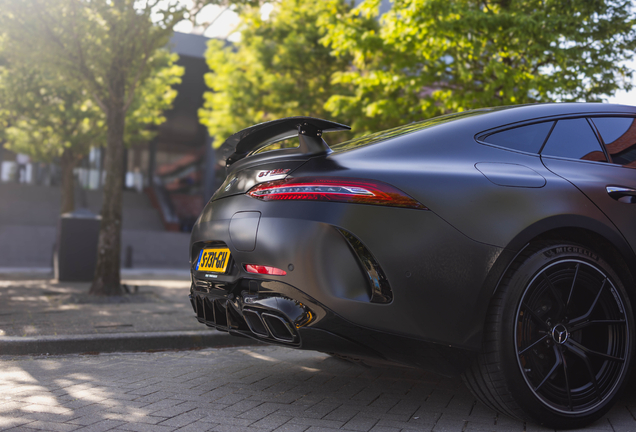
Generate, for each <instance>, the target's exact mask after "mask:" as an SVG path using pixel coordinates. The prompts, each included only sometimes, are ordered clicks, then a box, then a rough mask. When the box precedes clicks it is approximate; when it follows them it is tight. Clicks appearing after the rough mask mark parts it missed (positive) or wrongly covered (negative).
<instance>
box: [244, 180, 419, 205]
mask: <svg viewBox="0 0 636 432" xmlns="http://www.w3.org/2000/svg"><path fill="white" fill-rule="evenodd" d="M247 194H248V195H249V196H251V197H253V198H257V199H260V200H263V201H274V200H312V201H335V202H348V203H357V204H373V205H383V206H390V207H406V208H413V209H421V210H428V209H427V208H426V207H425V206H424V205H422V204H421V203H419V202H417V201H416V200H414V199H413V198H411V197H410V196H408V195H407V194H405V193H404V192H402V191H401V190H399V189H397V188H395V187H393V186H391V185H389V184H387V183H383V182H380V181H376V180H359V179H350V178H341V177H325V178H319V177H298V178H291V179H283V180H275V181H271V182H266V183H261V184H258V185H256V186H254V187H253V188H252V189H250V190H249V191H248V192H247Z"/></svg>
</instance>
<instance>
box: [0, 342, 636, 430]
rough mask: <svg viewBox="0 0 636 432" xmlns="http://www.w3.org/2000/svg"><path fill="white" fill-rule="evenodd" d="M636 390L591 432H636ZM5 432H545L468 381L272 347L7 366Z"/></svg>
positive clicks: (20, 360) (0, 411)
mask: <svg viewBox="0 0 636 432" xmlns="http://www.w3.org/2000/svg"><path fill="white" fill-rule="evenodd" d="M634 413H636V390H634V389H633V388H632V389H630V391H629V392H628V394H626V395H624V396H623V397H622V399H620V400H619V403H618V404H617V405H616V406H615V408H614V409H613V410H612V411H610V413H609V414H608V415H607V416H606V417H605V418H603V419H601V420H599V421H597V422H596V423H595V424H593V425H591V426H590V427H588V428H586V429H585V430H586V431H614V432H627V431H634V430H636V421H635V420H634V416H633V414H634ZM0 430H16V431H18V430H19V431H25V432H26V431H33V430H40V431H41V430H45V431H87V432H88V431H93V432H98V431H107V430H111V431H153V432H154V431H160V432H170V431H176V430H178V431H197V432H203V431H217V432H225V431H239V432H240V431H250V432H270V431H276V432H328V431H336V430H344V431H369V432H399V431H404V432H414V431H439V432H442V431H457V432H470V431H520V432H521V431H539V430H548V429H542V428H540V427H538V426H536V425H532V424H524V423H522V422H519V421H516V420H512V419H510V418H508V417H505V416H500V415H497V414H496V413H494V412H492V411H490V410H488V409H487V408H485V407H484V406H483V405H481V404H480V403H478V402H476V401H475V399H474V398H473V397H472V395H471V394H470V393H469V392H468V391H467V390H466V388H465V387H464V386H463V384H462V382H461V380H460V379H447V378H441V377H439V376H436V375H433V374H429V373H424V372H421V371H418V370H413V369H404V368H397V367H395V368H391V367H366V366H362V365H358V364H352V363H349V362H346V361H344V360H339V359H336V358H333V357H329V356H327V355H325V354H321V353H315V352H305V351H298V350H292V349H288V348H281V347H272V346H254V347H241V348H222V349H205V350H201V351H183V352H162V353H133V354H121V353H119V354H101V355H96V356H82V355H71V356H58V357H45V356H40V357H28V356H20V357H8V356H0Z"/></svg>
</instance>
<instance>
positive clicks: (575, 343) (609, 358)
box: [565, 339, 625, 363]
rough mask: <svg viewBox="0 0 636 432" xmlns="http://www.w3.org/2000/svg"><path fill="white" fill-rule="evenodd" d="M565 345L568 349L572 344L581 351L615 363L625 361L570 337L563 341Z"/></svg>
mask: <svg viewBox="0 0 636 432" xmlns="http://www.w3.org/2000/svg"><path fill="white" fill-rule="evenodd" d="M565 345H566V346H567V347H568V348H570V349H571V347H572V346H574V347H576V348H578V349H580V350H581V351H583V352H584V353H585V354H587V355H592V356H596V357H600V358H604V359H605V360H610V361H613V362H617V363H624V362H625V359H622V358H620V357H614V356H611V355H609V354H605V353H602V352H598V351H594V350H591V349H589V348H586V347H584V346H583V345H581V344H580V343H578V342H576V341H575V340H572V339H568V341H567V342H566V343H565Z"/></svg>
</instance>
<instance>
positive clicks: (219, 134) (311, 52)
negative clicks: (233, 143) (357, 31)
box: [199, 0, 351, 147]
mask: <svg viewBox="0 0 636 432" xmlns="http://www.w3.org/2000/svg"><path fill="white" fill-rule="evenodd" d="M274 6H275V7H274V10H273V11H272V12H271V14H270V16H269V18H268V19H267V20H263V19H262V18H261V15H260V12H259V10H258V9H257V8H246V9H244V10H243V13H242V15H241V19H242V22H241V26H240V28H239V30H240V31H241V41H240V42H239V43H237V44H236V45H235V46H228V45H225V44H224V43H223V42H222V41H218V40H211V41H210V42H209V44H208V50H207V52H206V60H207V63H208V66H209V67H210V69H211V71H212V72H210V73H208V74H207V75H206V77H205V79H206V84H207V86H208V87H209V88H210V89H211V90H212V91H211V92H206V93H205V95H204V97H205V102H204V107H203V108H202V109H201V110H199V118H200V120H201V123H203V124H204V125H205V126H207V127H208V130H209V132H210V134H211V135H212V136H214V137H215V146H217V147H218V146H219V145H221V144H222V143H223V141H224V140H225V138H227V137H228V136H229V135H231V134H233V133H234V132H237V131H238V130H240V129H243V128H245V127H247V126H250V125H252V124H254V123H260V122H264V121H268V120H273V119H278V118H281V117H287V116H297V115H307V116H314V117H322V118H330V117H331V115H330V112H329V111H328V110H326V109H325V107H324V104H325V102H326V101H327V99H328V98H329V97H330V96H331V95H333V94H334V93H336V94H340V93H346V91H347V89H346V87H344V86H342V85H340V84H334V83H333V82H332V80H331V76H332V74H334V73H335V72H336V71H340V70H343V69H346V68H347V67H348V65H349V64H350V61H351V59H350V58H349V57H348V56H346V55H343V56H340V57H335V56H333V55H332V54H331V52H330V51H331V50H330V49H329V48H327V47H325V46H323V45H322V44H321V43H320V40H321V39H322V38H323V37H324V36H325V34H326V29H325V28H323V27H321V26H320V25H319V24H318V20H319V17H320V16H322V15H343V14H345V13H347V11H348V8H347V7H346V6H345V4H344V2H343V1H320V2H316V1H312V0H280V1H277V2H276V3H275V5H274ZM341 120H342V119H341Z"/></svg>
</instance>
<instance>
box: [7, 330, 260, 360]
mask: <svg viewBox="0 0 636 432" xmlns="http://www.w3.org/2000/svg"><path fill="white" fill-rule="evenodd" d="M255 344H258V342H257V341H255V340H253V339H249V338H242V337H237V336H232V335H230V334H228V333H221V332H217V331H214V332H212V331H211V332H202V331H176V332H147V333H105V334H88V335H65V336H39V337H30V336H25V337H15V336H2V337H0V355H48V354H52V355H59V354H85V353H90V354H97V353H106V352H126V351H164V350H189V349H197V348H221V347H230V346H245V345H255Z"/></svg>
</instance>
